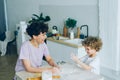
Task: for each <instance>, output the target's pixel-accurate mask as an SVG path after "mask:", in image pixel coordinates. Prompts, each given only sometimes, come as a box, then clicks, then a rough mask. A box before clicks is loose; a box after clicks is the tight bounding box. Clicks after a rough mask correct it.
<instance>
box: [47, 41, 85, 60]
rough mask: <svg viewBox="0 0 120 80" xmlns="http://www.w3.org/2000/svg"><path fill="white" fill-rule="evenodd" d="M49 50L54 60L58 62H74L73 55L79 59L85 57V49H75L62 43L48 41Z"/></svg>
mask: <svg viewBox="0 0 120 80" xmlns="http://www.w3.org/2000/svg"><path fill="white" fill-rule="evenodd" d="M47 45H48V49H49V52H50V55H51V56H52V58H53V59H54V60H55V61H56V62H58V61H65V62H72V60H71V56H70V55H71V53H74V54H75V55H77V56H78V57H82V56H83V55H85V54H86V53H85V50H84V47H79V48H75V47H72V46H68V45H65V44H62V43H57V42H54V41H50V40H47Z"/></svg>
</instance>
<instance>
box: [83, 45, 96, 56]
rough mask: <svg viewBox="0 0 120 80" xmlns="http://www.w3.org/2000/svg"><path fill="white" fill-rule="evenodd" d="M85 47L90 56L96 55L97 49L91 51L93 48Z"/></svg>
mask: <svg viewBox="0 0 120 80" xmlns="http://www.w3.org/2000/svg"><path fill="white" fill-rule="evenodd" d="M84 47H85V51H86V52H87V54H88V55H89V56H90V55H92V54H95V53H96V50H95V49H91V48H90V47H88V46H84Z"/></svg>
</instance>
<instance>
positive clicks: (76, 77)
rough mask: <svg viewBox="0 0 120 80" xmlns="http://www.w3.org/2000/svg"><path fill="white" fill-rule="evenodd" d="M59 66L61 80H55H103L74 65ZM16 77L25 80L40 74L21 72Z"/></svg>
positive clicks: (99, 76) (18, 79)
mask: <svg viewBox="0 0 120 80" xmlns="http://www.w3.org/2000/svg"><path fill="white" fill-rule="evenodd" d="M47 66H48V65H47ZM59 66H60V67H61V78H60V79H57V80H104V78H103V77H102V76H101V75H97V74H94V73H92V72H90V71H87V70H83V69H81V68H80V67H78V66H77V65H76V64H72V63H64V64H59ZM16 77H17V80H27V79H28V78H33V77H34V78H35V77H41V73H29V72H26V71H21V72H17V73H16ZM37 80H38V79H37ZM39 80H40V79H39ZM53 80H54V79H53Z"/></svg>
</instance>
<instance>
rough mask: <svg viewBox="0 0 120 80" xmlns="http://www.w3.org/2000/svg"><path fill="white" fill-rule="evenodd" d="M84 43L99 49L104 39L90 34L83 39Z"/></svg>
mask: <svg viewBox="0 0 120 80" xmlns="http://www.w3.org/2000/svg"><path fill="white" fill-rule="evenodd" d="M82 45H83V46H87V47H90V48H91V49H95V50H96V51H99V50H100V49H101V47H102V41H101V39H100V38H98V37H93V36H89V37H87V38H86V39H84V41H82Z"/></svg>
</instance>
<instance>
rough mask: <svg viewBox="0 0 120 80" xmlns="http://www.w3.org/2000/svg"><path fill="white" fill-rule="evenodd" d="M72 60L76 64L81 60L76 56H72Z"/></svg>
mask: <svg viewBox="0 0 120 80" xmlns="http://www.w3.org/2000/svg"><path fill="white" fill-rule="evenodd" d="M71 59H72V60H73V61H75V62H76V63H77V62H78V61H79V58H78V57H77V56H75V55H74V54H71Z"/></svg>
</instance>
